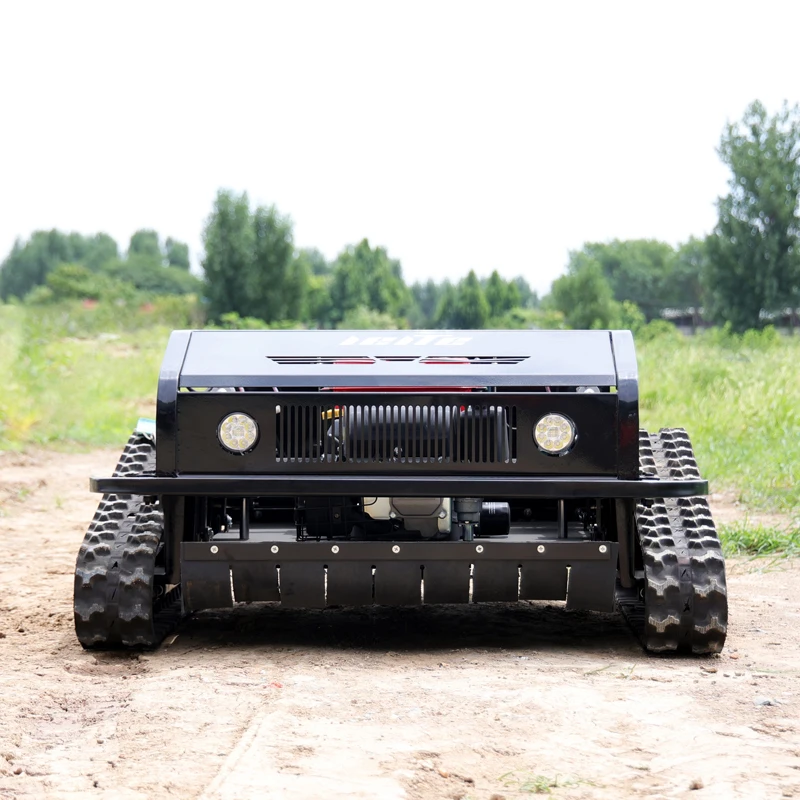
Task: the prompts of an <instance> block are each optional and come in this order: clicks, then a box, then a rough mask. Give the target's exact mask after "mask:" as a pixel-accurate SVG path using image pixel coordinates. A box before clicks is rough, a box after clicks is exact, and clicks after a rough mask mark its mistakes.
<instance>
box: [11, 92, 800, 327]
mask: <svg viewBox="0 0 800 800" xmlns="http://www.w3.org/2000/svg"><path fill="white" fill-rule="evenodd" d="M718 152H719V155H720V158H721V159H722V160H723V162H724V163H725V164H726V165H727V166H728V168H729V169H730V173H731V176H730V180H729V192H728V194H726V195H725V196H724V197H721V198H719V199H718V201H717V211H718V221H717V224H716V226H715V228H714V230H713V231H712V232H711V233H710V234H709V235H708V236H706V237H704V238H701V239H698V238H691V239H689V241H687V242H685V243H682V244H680V245H678V246H677V247H673V246H672V245H670V244H667V243H665V242H660V241H656V240H613V241H608V242H587V243H586V244H585V245H584V246H583V247H582V248H581V249H580V250H577V251H574V252H571V253H570V254H569V258H568V262H567V265H566V271H565V273H564V274H563V275H562V276H561V277H560V278H557V279H556V280H555V281H554V282H553V285H552V287H551V291H550V293H549V294H548V295H547V296H545V297H544V298H541V299H540V298H539V297H538V296H537V294H536V293H535V292H534V291H532V289H531V287H530V285H529V283H528V281H527V280H526V278H525V276H520V277H517V278H514V279H512V280H507V279H505V278H503V277H502V276H501V275H500V274H499V273H498V272H497V271H494V272H493V273H492V274H491V275H490V276H489V277H488V278H484V279H479V278H478V277H477V275H476V274H475V272H472V271H471V272H469V273H468V274H467V275H466V276H465V277H464V278H462V279H461V280H459V281H457V282H451V281H443V282H435V281H433V280H429V281H427V282H417V283H412V284H410V285H409V284H407V283H406V282H405V281H404V279H403V275H402V270H401V265H400V262H399V261H398V260H397V259H394V258H391V257H390V255H389V253H388V252H387V250H386V248H384V247H380V246H373V245H371V244H370V242H369V241H368V240H367V239H363V240H362V241H360V242H358V243H357V244H354V245H351V246H348V247H346V248H345V249H344V250H343V251H342V252H341V253H340V254H339V255H338V256H337V257H336V258H335V259H334V260H333V261H330V262H329V261H327V260H326V259H325V257H324V256H323V254H322V253H320V252H319V251H318V250H315V249H298V248H296V247H295V244H294V238H293V227H292V222H291V220H290V219H289V218H288V217H286V216H284V215H282V214H281V213H280V212H279V211H278V209H277V208H276V207H274V206H256V207H251V204H250V202H249V199H248V196H247V194H236V193H234V192H230V191H224V190H221V191H220V192H218V194H217V197H216V199H215V202H214V205H213V208H212V210H211V213H210V215H209V217H208V218H207V220H206V222H205V225H204V229H203V245H204V255H203V258H202V268H203V278H202V279H201V278H198V277H196V276H194V275H192V274H191V273H190V272H189V251H188V247H187V245H185V244H184V243H181V242H178V241H176V240H174V239H172V238H169V237H168V238H166V239H165V240H163V241H162V240H161V238H160V237H159V235H158V234H157V233H156V232H155V231H152V230H140V231H137V232H136V233H135V234H134V235H133V236H132V237H131V240H130V242H129V245H128V249H127V252H126V253H125V255H124V256H122V255H121V254H120V251H119V248H118V245H117V243H116V242H115V241H114V240H113V239H112V238H111V237H110V236H108V235H107V234H103V233H100V234H97V235H96V236H92V237H84V236H81V235H80V234H75V233H70V234H64V233H60V232H58V231H39V232H36V233H34V234H33V235H32V236H31V238H30V239H29V240H28V241H27V242H21V241H18V242H16V243H15V245H14V247H13V249H12V251H11V253H10V254H9V255H8V257H7V258H6V259H5V260H4V261H3V263H2V265H0V298H2V299H5V300H7V299H9V298H10V297H18V298H26V299H27V300H28V301H30V302H38V303H46V302H51V301H54V300H59V299H66V298H75V297H85V298H93V299H108V298H120V297H133V296H138V297H141V296H144V295H145V294H147V293H150V294H192V295H196V296H198V297H200V298H202V304H203V308H204V311H205V314H206V316H207V318H208V319H209V320H210V321H211V322H214V323H217V324H223V325H229V326H237V325H270V326H305V327H315V328H395V327H412V328H425V327H434V328H485V327H506V328H526V327H574V328H607V327H612V328H613V327H630V328H634V329H635V328H637V327H638V326H640V325H642V324H644V323H646V322H649V321H652V320H656V319H658V318H660V317H661V316H662V315H663V312H664V310H665V309H683V310H685V311H687V312H690V313H692V314H693V315H695V316H699V314H700V313H702V314H703V316H704V318H705V319H706V320H707V321H710V322H714V323H718V324H723V323H727V324H730V326H731V327H732V328H733V329H734V330H736V331H743V330H746V329H749V328H760V327H763V326H764V325H765V324H767V322H768V321H769V319H770V314H771V313H775V312H781V311H783V310H784V309H786V308H797V307H798V306H799V305H800V215H799V214H798V211H799V209H798V193H800V108H798V107H797V106H795V107H792V108H790V107H788V106H787V105H784V106H783V108H782V109H781V110H780V111H778V112H777V113H776V114H774V115H769V114H768V113H767V111H766V109H765V108H764V106H763V105H762V104H761V103H759V102H757V101H756V102H754V103H752V104H751V105H750V106H749V107H748V108H747V110H746V112H745V114H744V116H743V118H742V119H741V120H740V121H737V122H734V123H730V124H729V125H727V126H726V129H725V130H724V131H723V134H722V137H721V140H720V146H719V149H718ZM137 293H138V294H137Z"/></svg>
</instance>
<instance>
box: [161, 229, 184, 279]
mask: <svg viewBox="0 0 800 800" xmlns="http://www.w3.org/2000/svg"><path fill="white" fill-rule="evenodd" d="M164 249H165V251H166V256H167V264H169V266H171V267H178V268H180V269H184V270H186V271H187V272H188V271H189V266H190V264H189V245H188V244H185V243H184V242H179V241H178V240H177V239H173V238H172V237H171V236H168V237H167V241H166V243H165V245H164Z"/></svg>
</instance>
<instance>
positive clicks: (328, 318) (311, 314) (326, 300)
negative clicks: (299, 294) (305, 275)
mask: <svg viewBox="0 0 800 800" xmlns="http://www.w3.org/2000/svg"><path fill="white" fill-rule="evenodd" d="M330 285H331V276H330V275H312V276H311V277H310V278H309V280H308V286H307V288H306V297H305V303H306V314H305V317H304V319H305V320H306V321H308V322H310V323H312V324H313V325H314V326H316V327H318V328H331V327H333V320H332V315H333V301H332V300H331V290H330Z"/></svg>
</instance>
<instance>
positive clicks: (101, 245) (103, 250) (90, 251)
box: [82, 233, 119, 271]
mask: <svg viewBox="0 0 800 800" xmlns="http://www.w3.org/2000/svg"><path fill="white" fill-rule="evenodd" d="M118 258H119V247H117V243H116V242H115V241H114V239H112V238H111V237H110V236H109V235H108V234H107V233H97V234H95V235H94V236H92V237H91V238H88V239H87V240H86V248H85V254H84V257H83V259H82V263H83V265H84V266H86V267H88V268H89V269H91V270H95V271H96V270H99V269H101V268H102V267H103V266H105V265H106V264H108V263H109V262H111V261H115V260H116V259H118Z"/></svg>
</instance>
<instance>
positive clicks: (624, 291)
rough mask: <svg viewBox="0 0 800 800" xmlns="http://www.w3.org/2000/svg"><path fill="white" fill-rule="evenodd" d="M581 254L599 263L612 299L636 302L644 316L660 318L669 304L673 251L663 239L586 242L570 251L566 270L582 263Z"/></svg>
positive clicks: (570, 270) (570, 269)
mask: <svg viewBox="0 0 800 800" xmlns="http://www.w3.org/2000/svg"><path fill="white" fill-rule="evenodd" d="M584 256H588V257H589V258H591V259H594V260H595V261H596V262H597V263H599V264H600V266H601V268H602V271H603V275H604V276H605V278H606V280H607V281H608V284H609V286H610V287H611V292H612V294H613V296H614V299H615V300H617V301H619V302H623V301H624V300H629V301H631V302H633V303H635V304H636V305H637V306H639V308H640V309H641V310H642V311H643V312H644V315H645V316H646V317H647V319H656V318H658V317H660V315H661V310H662V309H663V308H665V307H667V306H668V305H670V301H669V296H670V292H671V281H672V270H673V264H674V259H675V251H674V250H673V249H672V247H671V246H670V245H668V244H667V243H666V242H659V241H656V240H655V239H630V240H624V241H621V240H619V239H614V240H613V241H611V242H607V243H600V242H587V243H586V244H585V245H584V246H583V248H582V249H581V250H579V251H577V252H573V253H570V261H569V265H568V267H567V269H568V271H569V272H572V270H573V267H574V266H579V265H580V264H581V263H583V262H582V259H583V257H584Z"/></svg>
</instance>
